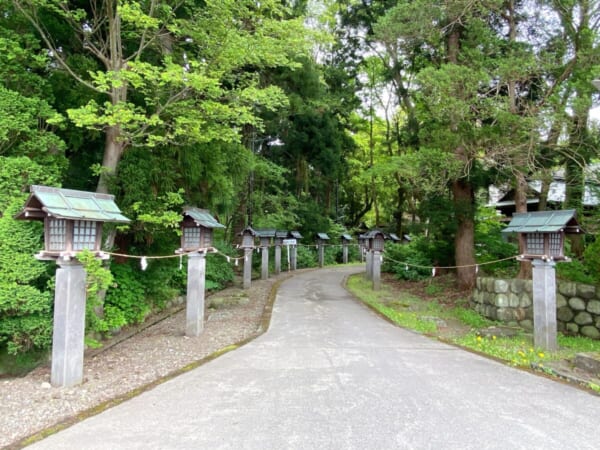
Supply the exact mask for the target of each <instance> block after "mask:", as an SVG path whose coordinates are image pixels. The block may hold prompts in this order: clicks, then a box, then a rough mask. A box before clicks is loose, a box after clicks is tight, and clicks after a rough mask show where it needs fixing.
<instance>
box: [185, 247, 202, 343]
mask: <svg viewBox="0 0 600 450" xmlns="http://www.w3.org/2000/svg"><path fill="white" fill-rule="evenodd" d="M205 278H206V258H205V255H204V253H191V254H189V255H188V273H187V297H186V309H185V335H186V336H192V337H195V336H200V334H201V333H202V331H203V330H204V287H205Z"/></svg>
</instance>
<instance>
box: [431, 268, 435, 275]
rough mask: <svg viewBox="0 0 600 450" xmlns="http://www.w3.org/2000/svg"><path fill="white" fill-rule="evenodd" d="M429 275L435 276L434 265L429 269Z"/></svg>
mask: <svg viewBox="0 0 600 450" xmlns="http://www.w3.org/2000/svg"><path fill="white" fill-rule="evenodd" d="M431 276H432V277H435V267H433V268H432V269H431Z"/></svg>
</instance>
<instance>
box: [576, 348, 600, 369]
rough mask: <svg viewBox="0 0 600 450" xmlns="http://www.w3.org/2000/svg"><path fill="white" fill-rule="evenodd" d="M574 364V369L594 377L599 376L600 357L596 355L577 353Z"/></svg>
mask: <svg viewBox="0 0 600 450" xmlns="http://www.w3.org/2000/svg"><path fill="white" fill-rule="evenodd" d="M574 362H575V367H577V368H579V369H582V370H585V371H586V372H589V373H593V374H594V375H600V355H598V353H593V352H590V353H577V354H576V355H575V361H574Z"/></svg>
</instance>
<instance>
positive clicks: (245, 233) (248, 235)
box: [240, 227, 257, 249]
mask: <svg viewBox="0 0 600 450" xmlns="http://www.w3.org/2000/svg"><path fill="white" fill-rule="evenodd" d="M256 235H257V234H256V231H254V230H253V229H252V227H247V228H245V229H244V230H242V232H241V233H240V236H242V243H241V244H240V248H243V249H254V238H255V237H256Z"/></svg>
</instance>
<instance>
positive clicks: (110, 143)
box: [96, 125, 125, 194]
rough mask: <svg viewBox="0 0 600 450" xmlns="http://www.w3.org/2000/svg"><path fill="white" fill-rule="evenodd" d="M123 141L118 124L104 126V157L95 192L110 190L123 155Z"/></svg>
mask: <svg viewBox="0 0 600 450" xmlns="http://www.w3.org/2000/svg"><path fill="white" fill-rule="evenodd" d="M124 150H125V143H124V142H123V140H122V138H121V129H120V127H119V126H118V125H113V126H109V127H107V128H106V136H105V142H104V157H103V159H102V169H103V170H102V173H101V174H100V178H99V180H98V186H97V188H96V192H100V193H103V194H108V193H109V192H110V183H111V180H112V179H113V178H114V177H115V176H116V175H117V168H118V166H119V161H121V157H122V156H123V151H124Z"/></svg>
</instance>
